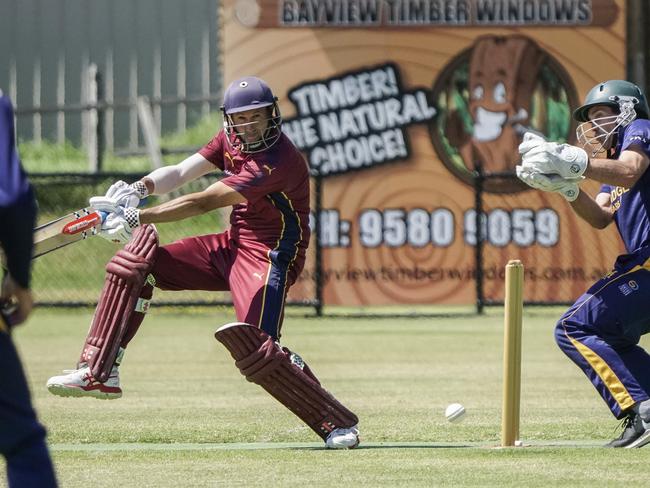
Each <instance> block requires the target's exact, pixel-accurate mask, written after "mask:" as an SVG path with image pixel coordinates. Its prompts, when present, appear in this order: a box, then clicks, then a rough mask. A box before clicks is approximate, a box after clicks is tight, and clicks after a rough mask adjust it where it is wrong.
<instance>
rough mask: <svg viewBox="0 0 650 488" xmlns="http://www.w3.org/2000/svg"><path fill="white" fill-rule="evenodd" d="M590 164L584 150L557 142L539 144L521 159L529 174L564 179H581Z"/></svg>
mask: <svg viewBox="0 0 650 488" xmlns="http://www.w3.org/2000/svg"><path fill="white" fill-rule="evenodd" d="M523 144H524V143H522V145H523ZM588 164H589V156H587V153H586V152H585V150H584V149H582V148H579V147H576V146H572V145H570V144H558V143H557V142H543V143H541V144H537V145H535V146H534V147H532V148H530V149H528V150H527V151H526V152H525V153H524V154H523V156H522V158H521V166H522V167H523V169H524V170H525V171H526V172H527V173H542V174H546V175H548V174H557V175H560V176H562V177H563V178H580V177H581V176H582V174H583V173H584V172H585V170H586V169H587V165H588Z"/></svg>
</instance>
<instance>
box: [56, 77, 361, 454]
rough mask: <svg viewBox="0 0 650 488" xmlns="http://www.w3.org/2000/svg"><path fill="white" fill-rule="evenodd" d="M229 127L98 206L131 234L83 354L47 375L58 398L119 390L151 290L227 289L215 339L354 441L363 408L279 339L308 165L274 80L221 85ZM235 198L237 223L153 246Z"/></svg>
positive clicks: (327, 437)
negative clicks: (212, 178) (339, 394)
mask: <svg viewBox="0 0 650 488" xmlns="http://www.w3.org/2000/svg"><path fill="white" fill-rule="evenodd" d="M222 111H223V120H224V128H223V130H221V131H220V132H219V133H218V134H217V135H216V136H215V137H214V138H213V139H212V140H211V141H210V142H208V144H206V145H205V146H204V147H203V148H202V149H200V150H199V151H198V152H197V153H196V154H194V155H192V156H190V157H189V158H187V159H185V160H184V161H182V162H180V163H178V164H176V165H174V166H167V167H164V168H159V169H156V170H155V171H153V172H151V173H150V174H149V175H147V176H145V177H144V178H143V179H142V180H140V181H137V182H135V183H133V184H131V185H128V184H126V183H125V182H122V181H118V182H117V183H115V184H114V185H112V186H111V187H110V188H109V190H108V192H107V193H106V195H105V196H99V197H93V198H91V199H90V204H91V206H93V207H95V208H96V209H98V210H102V211H105V212H107V213H108V216H107V217H106V219H105V221H104V224H103V225H102V228H101V232H100V234H101V235H102V236H103V237H105V238H107V239H109V240H112V241H117V242H127V243H128V244H127V245H126V246H125V247H124V248H123V249H121V250H119V251H118V252H117V253H116V254H115V256H114V257H113V258H112V259H111V261H110V262H109V263H108V264H107V266H106V271H107V274H106V282H105V285H104V289H103V290H102V293H101V296H100V299H99V301H98V305H97V309H96V311H95V316H94V317H93V321H92V324H91V326H90V330H89V333H88V336H87V337H86V341H85V344H84V347H83V351H82V353H81V357H80V359H79V361H78V364H77V369H76V370H74V371H73V372H71V373H68V374H65V375H62V376H55V377H53V378H50V379H49V381H48V382H47V388H48V390H49V391H50V392H52V393H53V394H55V395H60V396H89V397H95V398H104V399H111V398H119V397H120V396H121V395H122V390H121V388H120V381H119V365H120V361H121V359H122V356H123V354H124V350H125V348H126V346H127V345H128V343H129V341H130V340H131V339H132V338H133V336H134V335H135V333H136V332H137V330H138V328H139V326H140V324H141V322H142V320H143V318H144V314H145V313H146V311H147V308H148V303H149V301H150V300H151V298H152V294H153V288H154V287H157V288H160V289H163V290H208V291H225V290H230V292H231V294H232V300H233V303H234V307H235V312H236V315H237V322H235V323H231V324H227V325H224V326H223V327H221V328H220V329H219V330H217V332H216V333H215V337H216V339H217V340H218V341H220V342H221V343H222V344H223V345H224V346H225V347H226V348H227V349H228V351H230V353H231V355H232V357H233V359H234V360H235V365H236V366H237V368H238V369H239V370H240V371H241V373H242V374H243V375H244V376H245V377H246V379H247V380H248V381H251V382H254V383H257V384H258V385H260V386H261V387H262V388H264V389H265V390H266V391H267V392H269V393H270V394H271V395H272V396H273V397H274V398H276V399H277V400H278V401H279V402H280V403H282V404H283V405H284V406H285V407H287V408H288V409H289V410H291V411H292V412H293V413H294V414H296V415H297V416H298V417H299V418H300V419H301V420H302V421H303V422H305V423H306V424H307V425H308V426H309V427H310V428H311V429H313V430H314V431H315V432H316V434H318V435H319V436H320V437H321V438H322V439H323V440H324V441H325V443H326V446H327V447H329V448H354V447H356V446H357V445H358V443H359V431H358V429H357V423H358V418H357V416H356V415H355V414H354V413H352V412H351V411H350V410H348V409H347V408H346V407H344V406H343V405H342V404H341V403H339V402H338V401H337V400H336V399H335V398H334V397H333V396H332V395H331V394H330V393H329V392H327V391H326V390H325V389H324V388H323V387H322V386H321V385H320V383H319V381H318V379H317V378H316V376H315V375H314V373H313V372H312V371H311V370H310V369H309V366H307V365H306V364H305V363H304V361H303V360H302V359H301V358H300V356H298V355H297V354H295V353H293V352H292V351H290V350H289V349H287V348H286V347H283V346H281V345H280V343H279V339H280V331H281V327H282V321H283V317H284V305H285V300H286V296H287V292H288V290H289V288H290V287H291V285H292V284H293V283H294V282H295V281H296V279H297V277H298V275H299V274H300V272H301V271H302V268H303V265H304V262H305V254H306V250H307V246H308V243H309V234H310V230H309V225H308V220H309V169H308V166H307V163H306V161H305V159H304V158H303V156H302V155H301V154H300V152H299V151H298V149H297V148H296V147H295V146H294V145H293V144H292V142H291V141H290V140H289V138H288V137H287V136H286V135H285V134H284V133H283V132H282V130H281V124H282V117H281V114H280V110H279V108H278V104H277V98H276V97H275V96H274V95H273V93H272V91H271V89H270V88H269V86H268V85H267V84H266V83H265V82H264V81H263V80H261V79H259V78H255V77H252V76H248V77H244V78H241V79H238V80H236V81H234V82H233V83H231V84H230V86H229V87H228V88H227V89H226V91H225V93H224V103H223V107H222ZM215 169H220V170H221V171H223V172H224V173H225V174H226V177H225V178H223V179H222V180H220V181H218V182H216V183H214V184H213V185H211V186H210V187H208V188H207V189H205V190H204V191H202V192H198V193H192V194H188V195H185V196H182V197H180V198H176V199H174V200H171V201H169V202H167V203H163V204H161V205H158V206H155V207H152V208H147V209H143V210H140V209H138V208H137V206H138V203H139V201H140V200H141V199H143V198H145V197H147V196H148V195H161V194H165V193H168V192H170V191H173V190H175V189H177V188H179V187H180V186H182V185H184V184H185V183H188V182H190V181H192V180H195V179H197V178H199V177H201V176H203V175H205V174H207V173H210V172H212V171H214V170H215ZM229 206H232V207H233V209H232V213H231V216H230V229H228V230H227V231H225V232H222V233H220V234H209V235H204V236H197V237H190V238H186V239H182V240H180V241H177V242H174V243H172V244H169V245H166V246H159V245H158V237H157V234H156V229H155V227H154V226H153V225H151V224H155V223H159V222H174V221H178V220H182V219H186V218H190V217H194V216H197V215H201V214H204V213H206V212H210V211H212V210H214V209H217V208H222V207H229Z"/></svg>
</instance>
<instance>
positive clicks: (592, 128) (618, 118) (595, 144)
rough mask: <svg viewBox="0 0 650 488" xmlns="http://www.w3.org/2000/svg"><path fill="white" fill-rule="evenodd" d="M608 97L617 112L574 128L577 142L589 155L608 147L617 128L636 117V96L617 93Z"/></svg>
mask: <svg viewBox="0 0 650 488" xmlns="http://www.w3.org/2000/svg"><path fill="white" fill-rule="evenodd" d="M609 98H610V100H611V101H612V102H613V103H616V104H617V105H618V108H619V113H618V114H613V115H607V116H603V117H596V118H593V119H590V120H588V121H587V122H583V123H582V124H580V125H579V126H578V127H577V128H576V138H577V139H578V143H579V144H580V145H581V146H582V147H583V148H584V149H585V150H586V151H587V152H591V157H595V156H596V155H597V154H599V153H601V152H604V151H606V150H608V149H610V148H611V147H612V143H613V140H614V134H616V133H617V131H618V129H619V128H621V127H626V126H628V125H629V124H630V123H631V122H632V121H633V120H634V119H636V117H637V113H636V110H635V109H634V107H635V105H637V104H638V103H639V100H638V99H637V98H635V97H628V96H617V95H614V96H611V97H609Z"/></svg>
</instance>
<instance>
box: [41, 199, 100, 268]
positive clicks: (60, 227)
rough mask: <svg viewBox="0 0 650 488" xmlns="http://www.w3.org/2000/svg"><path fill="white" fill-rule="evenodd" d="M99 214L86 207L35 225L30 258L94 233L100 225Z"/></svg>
mask: <svg viewBox="0 0 650 488" xmlns="http://www.w3.org/2000/svg"><path fill="white" fill-rule="evenodd" d="M101 214H102V212H99V211H98V210H95V209H93V208H92V207H86V208H82V209H80V210H77V211H76V212H72V213H69V214H68V215H65V216H63V217H60V218H58V219H56V220H52V221H51V222H47V223H45V224H43V225H40V226H38V227H36V228H35V229H34V253H33V256H32V259H35V258H37V257H39V256H43V255H44V254H47V253H49V252H52V251H55V250H56V249H60V248H62V247H64V246H67V245H69V244H72V243H73V242H77V241H82V240H84V239H87V238H88V237H91V236H94V235H96V234H97V233H98V232H99V228H100V227H101V225H102V215H101Z"/></svg>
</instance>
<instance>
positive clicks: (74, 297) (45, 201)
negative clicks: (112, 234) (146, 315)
mask: <svg viewBox="0 0 650 488" xmlns="http://www.w3.org/2000/svg"><path fill="white" fill-rule="evenodd" d="M142 176H143V175H142V174H121V173H120V174H111V173H103V174H97V175H95V174H40V175H30V180H31V182H32V184H33V185H34V188H35V191H36V196H37V199H38V203H39V216H38V223H39V224H43V223H46V222H49V221H51V220H54V219H57V218H59V217H61V216H63V215H66V214H68V213H70V212H73V211H75V210H78V209H80V208H83V207H86V206H87V205H88V198H89V197H90V196H93V195H103V194H105V193H106V190H107V189H108V187H109V186H110V185H111V184H112V183H114V182H115V181H117V180H120V179H121V180H124V181H127V182H131V181H135V180H137V179H139V178H141V177H142ZM218 179H219V175H214V176H212V175H207V176H205V177H203V178H200V179H198V180H195V181H194V182H192V183H190V184H188V185H185V186H184V187H183V188H182V189H181V190H177V191H175V192H171V193H169V194H167V195H165V196H164V197H150V199H151V202H148V203H149V204H156V203H162V202H164V201H166V200H169V199H172V198H176V197H178V196H180V195H183V194H186V193H192V192H197V191H201V190H203V189H205V188H207V187H208V186H209V185H211V184H212V183H214V182H215V181H217V180H218ZM229 213H230V208H227V209H222V210H215V211H213V212H209V213H207V214H205V215H201V216H198V217H194V218H191V219H185V220H182V221H179V222H174V223H169V224H159V225H157V226H156V227H157V229H158V232H159V235H160V243H161V245H164V244H169V243H171V242H173V241H176V240H179V239H182V238H184V237H189V236H196V235H203V234H210V233H218V232H221V231H223V230H224V229H226V228H227V227H228V215H229ZM118 249H119V247H118V245H117V244H113V243H111V242H108V241H106V240H105V239H102V238H99V237H93V238H89V239H86V240H83V241H80V242H76V243H74V244H71V245H68V246H66V247H64V248H61V249H58V250H56V251H54V252H51V253H49V254H46V255H44V256H41V257H39V258H38V259H36V260H35V261H34V266H33V288H34V290H36V292H35V293H36V300H37V303H38V304H40V305H46V306H92V305H94V304H95V303H96V302H97V299H98V297H99V293H100V291H101V289H102V286H103V284H104V276H105V271H104V267H105V266H106V263H107V262H108V261H109V260H110V258H111V257H112V256H113V254H114V253H115V252H116V251H117V250H118ZM313 262H314V257H313V251H312V252H311V254H310V256H309V257H308V263H307V264H306V268H309V267H312V268H313ZM308 276H314V273H313V272H312V273H308ZM314 293H315V284H314V283H313V280H301V281H299V282H298V283H296V284H295V285H294V287H293V288H292V289H291V292H290V294H289V304H292V305H313V302H314ZM154 303H155V304H156V305H230V304H231V303H232V302H231V299H230V294H229V293H228V292H217V293H215V292H203V291H163V290H156V292H155V294H154Z"/></svg>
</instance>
